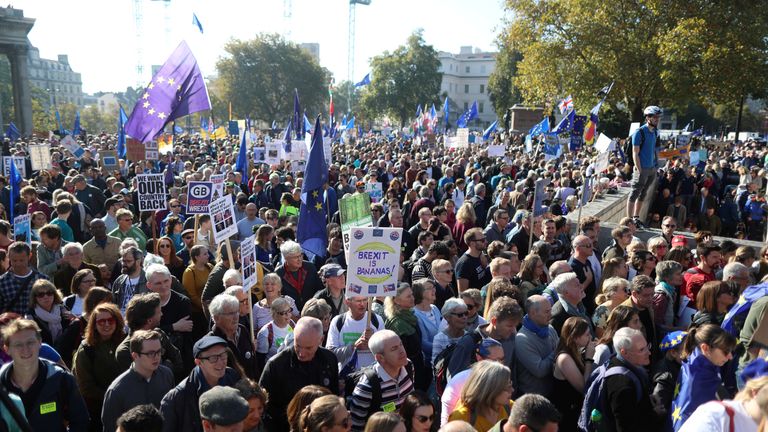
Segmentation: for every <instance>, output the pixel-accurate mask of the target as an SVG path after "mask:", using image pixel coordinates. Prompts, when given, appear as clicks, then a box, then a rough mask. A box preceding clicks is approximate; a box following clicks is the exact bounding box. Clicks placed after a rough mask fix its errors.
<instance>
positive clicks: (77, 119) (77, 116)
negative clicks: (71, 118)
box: [72, 111, 81, 137]
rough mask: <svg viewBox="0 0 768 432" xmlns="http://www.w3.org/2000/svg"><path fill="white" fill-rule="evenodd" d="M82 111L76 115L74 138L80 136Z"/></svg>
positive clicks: (73, 129) (73, 127) (73, 130)
mask: <svg viewBox="0 0 768 432" xmlns="http://www.w3.org/2000/svg"><path fill="white" fill-rule="evenodd" d="M80 133H81V130H80V111H77V112H76V113H75V125H74V126H72V136H75V137H76V136H80Z"/></svg>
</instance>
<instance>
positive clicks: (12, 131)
mask: <svg viewBox="0 0 768 432" xmlns="http://www.w3.org/2000/svg"><path fill="white" fill-rule="evenodd" d="M5 135H6V136H7V137H8V138H10V140H11V142H14V141H16V140H17V139H19V138H21V132H19V128H17V127H16V125H15V124H13V122H10V123H8V129H7V130H6V131H5Z"/></svg>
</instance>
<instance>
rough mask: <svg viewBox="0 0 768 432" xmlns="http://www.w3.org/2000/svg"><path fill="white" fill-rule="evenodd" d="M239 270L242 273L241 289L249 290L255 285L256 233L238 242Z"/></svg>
mask: <svg viewBox="0 0 768 432" xmlns="http://www.w3.org/2000/svg"><path fill="white" fill-rule="evenodd" d="M240 264H241V267H240V271H241V272H242V274H243V289H244V290H245V291H246V292H250V290H251V287H253V286H254V285H256V234H254V235H252V236H250V237H248V238H246V239H245V240H243V241H242V242H241V243H240Z"/></svg>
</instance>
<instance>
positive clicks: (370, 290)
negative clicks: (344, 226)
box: [346, 227, 403, 297]
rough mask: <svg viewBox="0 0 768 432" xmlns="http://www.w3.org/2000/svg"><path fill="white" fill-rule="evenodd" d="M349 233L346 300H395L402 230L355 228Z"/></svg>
mask: <svg viewBox="0 0 768 432" xmlns="http://www.w3.org/2000/svg"><path fill="white" fill-rule="evenodd" d="M349 231H350V240H349V268H348V270H347V293H346V295H347V297H355V296H364V297H378V296H394V295H395V293H396V292H397V276H398V272H399V269H400V244H401V242H402V239H403V233H402V228H375V227H366V228H363V227H356V228H352V229H350V230H349Z"/></svg>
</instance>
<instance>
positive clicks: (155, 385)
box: [101, 305, 175, 432]
mask: <svg viewBox="0 0 768 432" xmlns="http://www.w3.org/2000/svg"><path fill="white" fill-rule="evenodd" d="M158 306H159V305H158ZM129 346H130V351H131V359H133V362H132V363H131V366H130V367H129V368H128V370H127V371H125V372H123V373H122V374H120V376H118V377H117V378H115V380H114V381H112V384H110V385H109V388H108V389H107V392H106V393H105V394H104V407H103V408H102V411H101V421H102V424H103V425H104V431H105V432H114V431H115V424H116V423H117V419H118V417H120V415H121V414H122V413H124V412H126V411H128V410H129V409H131V408H133V407H135V406H138V405H144V404H152V405H153V406H155V407H156V408H157V407H159V406H160V401H161V400H162V399H163V396H165V394H166V393H168V392H169V391H170V390H171V389H172V388H173V387H174V385H175V381H174V379H173V372H171V370H170V369H169V368H168V367H166V366H164V365H163V364H162V355H163V347H162V344H161V342H160V333H159V332H157V331H156V330H137V331H135V332H133V334H132V335H131V336H130V342H129Z"/></svg>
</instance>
